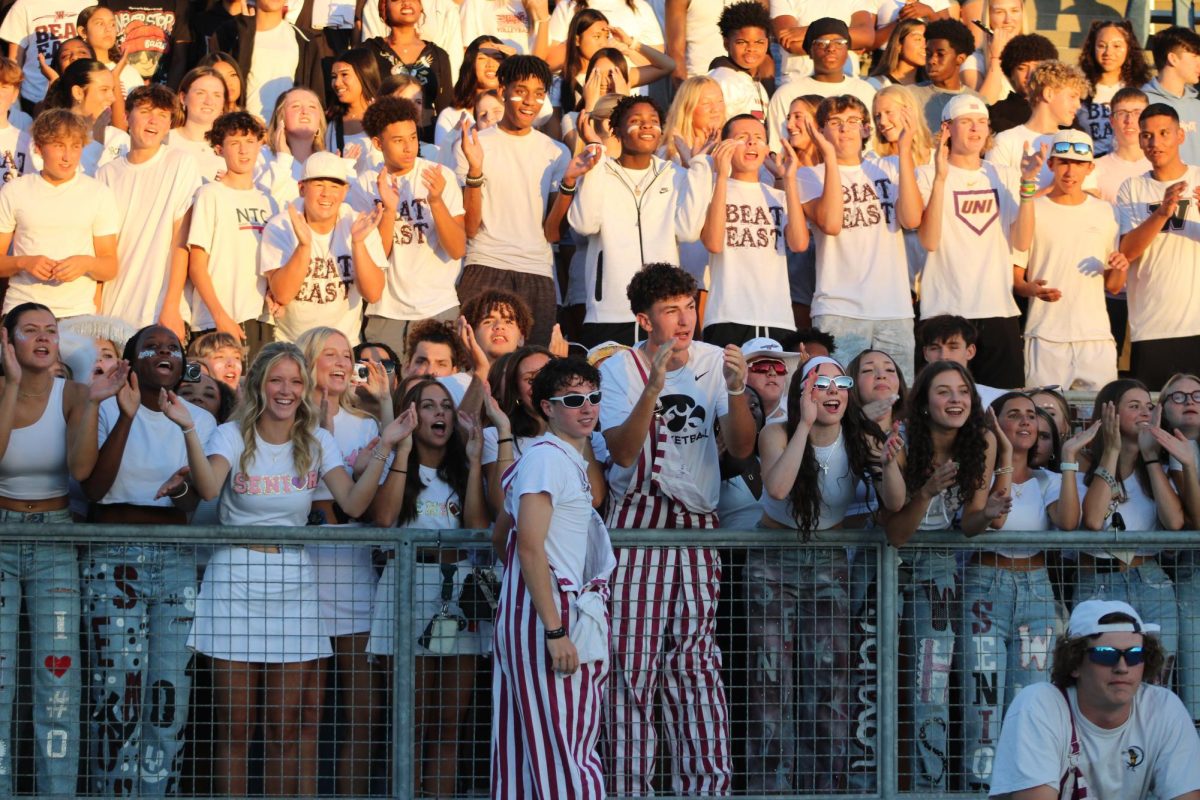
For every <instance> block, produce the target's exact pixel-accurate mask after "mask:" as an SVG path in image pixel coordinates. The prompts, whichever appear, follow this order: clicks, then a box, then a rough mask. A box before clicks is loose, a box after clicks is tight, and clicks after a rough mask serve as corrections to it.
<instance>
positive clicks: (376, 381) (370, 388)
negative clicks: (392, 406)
mask: <svg viewBox="0 0 1200 800" xmlns="http://www.w3.org/2000/svg"><path fill="white" fill-rule="evenodd" d="M358 363H360V364H366V366H367V382H366V384H364V386H363V389H364V390H365V391H366V393H367V394H369V395H370V396H371V397H374V398H375V400H376V401H377V402H379V404H380V405H382V404H383V403H386V402H387V401H388V395H390V394H391V381H389V380H388V375H387V370H385V369H384V368H383V366H382V365H381V364H379V362H377V361H360V362H358Z"/></svg>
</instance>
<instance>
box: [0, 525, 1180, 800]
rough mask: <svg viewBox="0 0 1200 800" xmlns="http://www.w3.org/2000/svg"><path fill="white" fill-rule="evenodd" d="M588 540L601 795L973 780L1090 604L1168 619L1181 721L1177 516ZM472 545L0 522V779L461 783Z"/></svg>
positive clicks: (477, 752) (465, 773) (439, 790)
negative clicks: (594, 587)
mask: <svg viewBox="0 0 1200 800" xmlns="http://www.w3.org/2000/svg"><path fill="white" fill-rule="evenodd" d="M612 538H613V543H614V547H615V548H617V549H618V550H619V551H624V553H623V554H622V556H621V559H620V567H619V568H618V572H617V573H616V574H614V577H613V581H612V590H613V596H614V600H613V603H612V604H611V606H610V610H611V612H612V614H613V628H614V635H613V655H612V658H611V668H612V672H611V676H610V680H609V685H608V699H607V708H606V710H605V725H604V730H603V733H602V735H601V743H600V748H601V753H602V757H603V759H604V764H605V774H606V777H607V778H608V780H609V781H610V783H609V786H608V791H609V795H610V796H627V795H633V794H637V793H639V792H642V793H644V792H645V791H646V790H648V789H650V790H653V791H654V792H655V793H656V794H657V795H658V796H667V797H670V796H682V795H685V794H697V793H705V792H710V793H725V794H732V795H734V796H741V797H760V796H761V797H767V796H770V797H780V796H784V797H787V796H791V797H805V798H819V797H827V798H833V797H846V796H848V795H852V796H862V797H879V798H896V797H905V798H912V799H913V800H916V798H925V797H929V798H932V797H945V796H947V795H954V794H961V796H964V797H979V796H983V795H984V794H985V791H984V789H985V787H986V785H987V779H988V773H989V771H990V764H991V758H992V755H993V754H994V747H995V742H996V741H997V740H998V734H999V728H1000V723H1001V720H1002V718H1003V713H1004V709H1005V707H1006V704H1007V703H1008V702H1009V701H1011V699H1012V696H1013V694H1015V692H1016V691H1017V690H1018V689H1019V688H1020V687H1021V686H1023V685H1026V684H1027V683H1029V682H1032V681H1036V680H1046V679H1047V676H1048V674H1049V673H1048V670H1049V665H1050V659H1051V656H1052V652H1053V645H1054V641H1055V638H1056V637H1057V636H1059V635H1060V634H1061V633H1062V631H1063V630H1064V629H1065V623H1066V616H1067V609H1068V608H1069V607H1071V606H1072V605H1073V604H1074V603H1075V602H1077V601H1078V600H1081V599H1085V598H1087V597H1092V596H1105V597H1112V598H1119V599H1127V600H1129V601H1130V602H1132V603H1133V605H1134V606H1135V607H1137V608H1138V609H1139V611H1141V613H1142V614H1143V616H1144V617H1145V618H1146V619H1147V620H1148V621H1153V622H1158V623H1160V624H1162V625H1163V635H1162V639H1163V643H1164V645H1166V648H1167V650H1168V652H1169V654H1170V656H1171V657H1170V658H1169V659H1168V664H1167V667H1166V669H1165V670H1164V675H1162V676H1160V677H1161V679H1162V680H1165V681H1167V682H1168V683H1169V685H1171V686H1172V687H1173V688H1175V689H1176V691H1178V692H1179V693H1180V695H1181V696H1182V697H1183V699H1184V702H1185V704H1186V705H1187V707H1188V708H1189V710H1190V711H1191V713H1192V714H1193V717H1195V718H1200V540H1198V539H1197V537H1196V536H1195V535H1194V533H1193V532H1182V533H1163V532H1150V533H1120V534H1113V533H1090V532H1086V533H1085V532H1075V533H1062V532H1045V531H1040V532H1030V533H1004V534H996V533H989V534H987V535H984V536H979V537H975V538H971V539H968V538H966V537H964V536H962V535H959V534H954V533H920V534H918V536H917V537H916V539H915V540H914V542H913V544H912V545H911V546H906V547H905V548H903V549H901V550H899V551H897V550H896V549H894V548H890V547H888V546H887V545H886V544H885V543H884V541H883V536H882V533H880V532H874V531H865V532H852V531H830V532H824V533H822V534H821V535H820V536H819V537H818V538H817V539H816V540H814V541H812V542H809V543H804V542H802V541H800V540H799V539H798V538H797V536H796V534H795V533H794V532H784V531H775V530H752V531H735V530H716V531H692V530H689V531H614V532H613V533H612ZM231 542H232V543H241V544H234V545H231V544H229V543H231ZM256 543H257V544H256ZM1189 545H1190V546H1191V547H1190V548H1189ZM1089 553H1090V554H1091V555H1089ZM1105 554H1108V555H1113V554H1115V555H1117V556H1119V559H1118V560H1115V561H1114V560H1106V559H1105V558H1102V557H1101V558H1097V557H1096V556H1097V555H1100V556H1103V555H1105ZM493 563H494V558H493V557H492V555H491V552H490V543H489V535H488V533H487V532H483V531H441V532H438V531H417V530H381V529H369V528H353V527H308V528H298V529H297V528H201V527H179V528H171V527H162V528H157V527H156V528H137V527H124V526H110V525H65V526H51V525H45V526H7V527H0V756H2V758H0V796H6V795H7V794H9V793H14V794H18V795H20V794H34V793H35V792H36V793H37V794H38V795H39V796H46V795H50V794H54V793H60V794H76V793H77V794H86V795H92V796H113V795H128V794H134V793H138V792H141V793H146V794H162V793H167V794H177V795H180V796H189V797H206V796H229V795H237V796H242V795H246V794H258V793H260V792H264V793H273V794H286V795H292V796H341V797H351V796H391V797H413V796H421V795H425V796H443V797H482V796H486V795H487V791H488V764H489V737H490V725H491V721H492V711H493V709H492V707H491V705H492V704H491V700H492V692H491V659H490V642H491V625H490V623H489V621H488V619H487V615H488V608H487V604H486V592H482V593H480V592H477V591H476V590H477V589H478V587H477V586H472V584H473V583H476V582H477V581H478V579H479V578H480V576H481V573H482V572H483V571H484V570H486V569H488V568H490V567H492V566H493ZM1123 564H1124V565H1128V566H1125V567H1124V568H1122V565H1123ZM222 581H224V583H222ZM464 583H466V584H467V588H466V589H464ZM718 585H719V592H720V598H719V602H718V599H717V596H716V589H717V586H718ZM313 587H315V591H309V590H310V589H312V588H313ZM318 608H319V609H320V613H319V614H317V613H315V610H316V609H318ZM73 611H74V612H75V613H72V612H73ZM315 617H320V618H321V620H322V625H323V627H321V626H317V627H315V628H312V627H310V623H311V621H312V620H313V619H314V618H315ZM264 626H265V627H264ZM709 642H715V645H716V647H709V646H708V643H709ZM252 643H253V644H252ZM251 647H258V648H265V649H266V651H267V652H251V651H250V650H249V648H251ZM197 654H199V655H197ZM10 730H11V734H10V733H8V731H10ZM65 787H70V788H65Z"/></svg>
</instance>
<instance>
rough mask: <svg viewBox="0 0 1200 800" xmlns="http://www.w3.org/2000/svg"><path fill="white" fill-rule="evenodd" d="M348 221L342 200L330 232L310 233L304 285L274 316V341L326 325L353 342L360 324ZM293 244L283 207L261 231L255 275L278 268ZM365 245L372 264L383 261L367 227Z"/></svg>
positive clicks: (380, 247)
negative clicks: (367, 233) (260, 243)
mask: <svg viewBox="0 0 1200 800" xmlns="http://www.w3.org/2000/svg"><path fill="white" fill-rule="evenodd" d="M301 206H303V203H301ZM301 213H303V212H301ZM353 225H354V212H353V211H351V210H350V207H349V206H348V205H346V204H345V203H343V204H342V207H341V208H340V209H339V210H338V220H337V224H336V225H334V229H333V230H332V231H331V232H330V233H326V234H318V233H317V232H315V231H314V232H313V234H312V247H311V261H310V262H309V265H308V275H307V277H306V278H305V279H304V284H303V285H302V286H301V287H300V291H299V292H297V293H296V296H295V297H294V298H292V301H291V302H290V303H288V304H287V305H285V306H284V307H283V311H282V312H280V314H279V315H278V316H277V317H275V338H276V339H278V340H279V341H283V342H294V341H296V339H297V338H298V337H299V336H300V334H302V333H304V332H305V331H306V330H308V329H309V328H315V327H317V326H319V325H327V326H329V327H331V328H337V329H338V330H339V331H341V332H342V333H343V334H345V336H346V339H347V340H349V342H350V344H351V345H355V344H358V342H359V340H360V338H361V335H360V334H361V330H360V328H361V327H362V295H361V294H359V292H358V284H357V283H356V282H355V275H354V257H353V251H352V247H351V243H350V228H351V226H353ZM298 244H299V242H298V241H297V239H296V233H295V231H294V230H293V228H292V220H291V218H290V217H289V216H288V212H287V210H286V209H285V210H283V211H281V212H279V213H278V214H276V215H275V216H274V217H272V218H271V221H270V222H268V223H267V227H266V229H265V230H264V231H263V237H262V245H261V246H260V247H259V253H258V255H259V258H258V274H259V275H262V276H264V277H265V276H267V275H268V274H269V273H271V272H274V271H275V270H277V269H279V268H280V267H282V266H283V265H284V264H286V263H287V262H288V259H290V258H291V257H292V251H294V250H295V249H296V246H297V245H298ZM366 246H367V255H369V256H370V257H371V260H372V261H374V262H375V265H376V266H378V267H380V268H382V267H383V265H384V264H385V263H386V262H387V259H386V258H385V257H384V255H383V245H382V244H381V243H380V241H379V231H377V230H373V231H371V233H370V234H369V235H368V236H367V240H366Z"/></svg>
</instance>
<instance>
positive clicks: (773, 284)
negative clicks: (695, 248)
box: [704, 179, 796, 328]
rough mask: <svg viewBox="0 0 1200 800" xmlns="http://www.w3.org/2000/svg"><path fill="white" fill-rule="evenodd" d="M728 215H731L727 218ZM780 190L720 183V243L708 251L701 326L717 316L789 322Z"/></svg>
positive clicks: (786, 324) (784, 324) (785, 324)
mask: <svg viewBox="0 0 1200 800" xmlns="http://www.w3.org/2000/svg"><path fill="white" fill-rule="evenodd" d="M731 220H732V221H731ZM786 228H787V209H786V206H785V199H784V194H783V192H782V191H780V190H779V189H774V188H772V187H770V186H767V185H766V184H762V183H759V182H758V181H753V182H750V181H735V180H732V179H730V180H729V181H728V182H727V183H726V189H725V235H724V239H725V247H724V249H722V250H721V252H719V253H713V254H712V255H711V256H710V257H709V268H710V269H711V270H712V290H711V291H710V292H709V295H708V310H707V311H705V313H704V327H706V328H707V327H708V326H709V325H716V324H718V323H722V322H737V323H740V324H742V325H769V326H770V327H772V328H791V327H792V326H794V325H795V324H796V323H795V320H794V317H793V316H792V302H791V293H790V292H789V291H788V276H787V255H786V252H787V251H786V243H785V242H784V231H785V230H786Z"/></svg>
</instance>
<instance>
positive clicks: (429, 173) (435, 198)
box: [421, 167, 446, 206]
mask: <svg viewBox="0 0 1200 800" xmlns="http://www.w3.org/2000/svg"><path fill="white" fill-rule="evenodd" d="M421 184H422V185H423V186H424V187H425V199H426V202H428V203H429V205H431V206H433V205H437V204H438V203H441V202H443V200H442V192H443V191H444V190H445V188H446V174H445V173H444V172H442V169H441V167H430V168H428V169H423V170H421Z"/></svg>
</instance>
